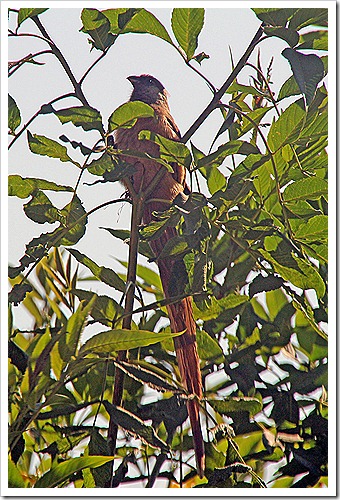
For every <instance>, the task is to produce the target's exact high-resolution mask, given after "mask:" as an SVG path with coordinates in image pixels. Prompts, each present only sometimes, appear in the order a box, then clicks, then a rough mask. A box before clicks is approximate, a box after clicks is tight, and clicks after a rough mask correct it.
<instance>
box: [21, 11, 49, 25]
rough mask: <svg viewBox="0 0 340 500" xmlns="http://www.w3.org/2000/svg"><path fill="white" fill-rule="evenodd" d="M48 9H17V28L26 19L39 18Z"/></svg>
mask: <svg viewBox="0 0 340 500" xmlns="http://www.w3.org/2000/svg"><path fill="white" fill-rule="evenodd" d="M45 10H48V9H19V14H18V27H19V26H20V24H22V23H23V22H24V21H25V20H26V19H29V18H30V17H33V16H39V14H42V13H43V12H45Z"/></svg>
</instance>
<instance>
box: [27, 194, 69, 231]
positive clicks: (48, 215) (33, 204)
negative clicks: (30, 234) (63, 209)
mask: <svg viewBox="0 0 340 500" xmlns="http://www.w3.org/2000/svg"><path fill="white" fill-rule="evenodd" d="M24 212H25V214H26V215H27V217H28V218H29V219H31V220H33V221H34V222H37V223H38V224H44V223H45V222H48V223H50V224H52V223H53V222H56V221H58V220H60V218H61V217H60V215H59V210H58V209H57V208H56V207H54V206H53V205H52V203H51V201H50V199H49V198H48V197H47V196H46V195H45V193H43V192H42V191H39V190H36V191H35V192H34V194H33V195H32V199H31V200H30V201H29V202H28V203H26V204H25V205H24Z"/></svg>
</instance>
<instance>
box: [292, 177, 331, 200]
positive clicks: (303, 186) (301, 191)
mask: <svg viewBox="0 0 340 500" xmlns="http://www.w3.org/2000/svg"><path fill="white" fill-rule="evenodd" d="M327 192H328V183H327V181H326V180H324V179H321V178H320V177H308V178H306V179H300V180H298V181H296V182H293V183H292V184H289V185H288V186H287V187H286V189H285V190H284V192H283V199H284V201H285V202H286V201H289V202H290V201H296V200H318V199H319V198H320V197H321V196H322V195H324V196H325V195H327Z"/></svg>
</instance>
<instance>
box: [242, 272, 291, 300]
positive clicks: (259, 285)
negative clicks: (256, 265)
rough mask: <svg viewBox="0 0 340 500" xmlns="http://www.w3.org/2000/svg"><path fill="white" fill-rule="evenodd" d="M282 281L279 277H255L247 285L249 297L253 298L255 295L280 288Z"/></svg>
mask: <svg viewBox="0 0 340 500" xmlns="http://www.w3.org/2000/svg"><path fill="white" fill-rule="evenodd" d="M283 283H284V280H283V279H282V278H280V277H279V276H262V275H259V276H256V278H254V280H253V281H252V282H251V283H250V285H249V296H250V297H254V295H256V294H257V293H260V292H267V291H269V290H276V289H277V288H280V287H281V286H282V285H283Z"/></svg>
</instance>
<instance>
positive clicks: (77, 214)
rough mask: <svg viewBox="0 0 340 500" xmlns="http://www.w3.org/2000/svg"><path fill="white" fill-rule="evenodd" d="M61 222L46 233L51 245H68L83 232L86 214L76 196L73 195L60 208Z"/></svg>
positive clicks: (82, 234) (72, 243) (74, 241)
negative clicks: (56, 227)
mask: <svg viewBox="0 0 340 500" xmlns="http://www.w3.org/2000/svg"><path fill="white" fill-rule="evenodd" d="M60 215H61V217H62V224H61V226H60V228H58V229H56V230H55V231H54V232H53V233H50V234H48V236H49V241H51V242H52V244H53V245H55V246H59V245H64V246H70V245H74V244H75V243H77V242H78V241H79V240H80V239H81V238H82V237H83V236H84V234H85V231H86V224H87V215H86V211H85V210H84V207H83V205H82V202H81V201H80V199H79V198H78V196H74V197H73V198H72V200H71V202H70V203H68V204H67V205H66V206H65V207H64V208H63V209H62V210H60Z"/></svg>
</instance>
